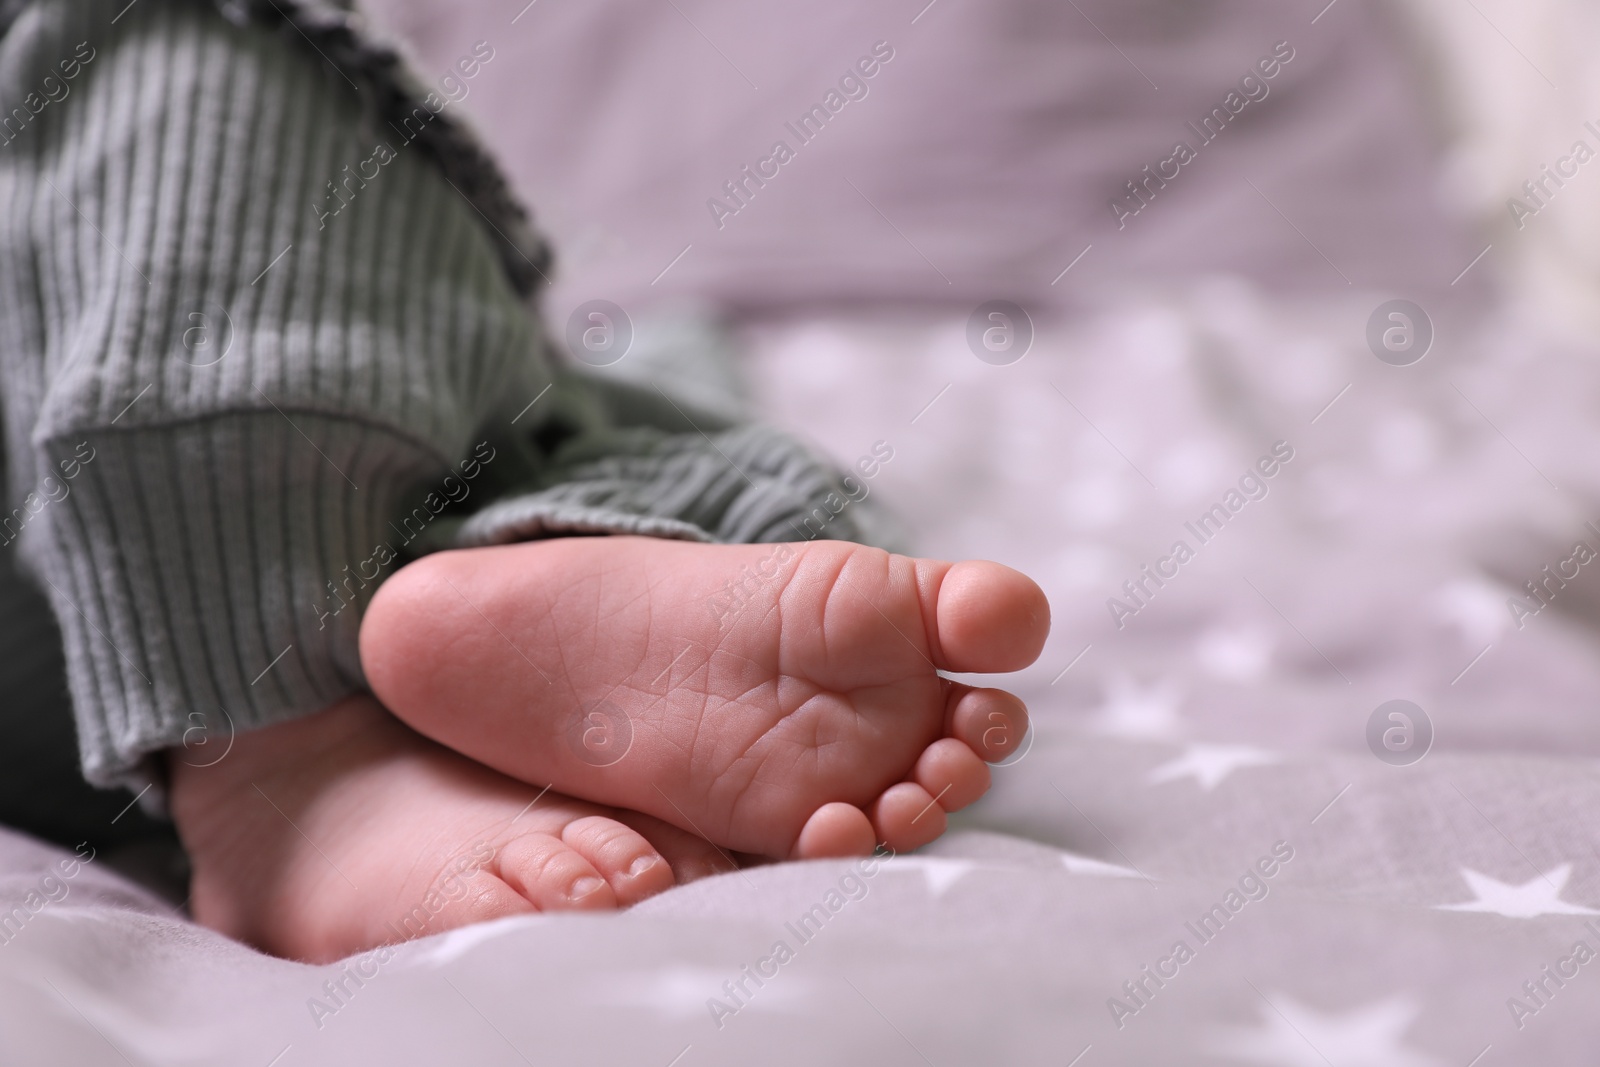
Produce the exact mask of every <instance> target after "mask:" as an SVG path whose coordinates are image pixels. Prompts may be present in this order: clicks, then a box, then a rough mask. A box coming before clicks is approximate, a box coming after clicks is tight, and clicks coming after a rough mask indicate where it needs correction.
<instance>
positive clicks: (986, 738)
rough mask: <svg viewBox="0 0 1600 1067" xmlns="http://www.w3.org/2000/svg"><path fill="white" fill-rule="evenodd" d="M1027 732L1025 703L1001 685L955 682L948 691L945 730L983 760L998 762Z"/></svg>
mask: <svg viewBox="0 0 1600 1067" xmlns="http://www.w3.org/2000/svg"><path fill="white" fill-rule="evenodd" d="M1027 732H1028V706H1027V705H1026V704H1024V703H1023V702H1022V701H1021V700H1018V699H1017V698H1016V697H1014V696H1012V695H1011V694H1010V693H1007V692H1006V691H1005V690H1003V689H972V688H969V687H967V686H964V685H963V686H958V687H957V689H956V690H955V691H954V692H953V693H952V694H951V706H950V716H949V721H948V722H947V723H946V725H945V733H947V734H949V735H950V736H951V737H953V738H956V739H957V740H960V741H965V742H966V744H967V747H968V748H970V749H972V751H973V752H975V753H977V755H978V756H979V757H980V758H981V759H983V760H984V761H985V762H986V763H999V762H1000V761H1001V760H1003V759H1005V758H1006V757H1007V756H1009V755H1011V754H1012V753H1013V752H1015V751H1016V750H1017V748H1018V746H1020V745H1021V744H1022V739H1023V737H1024V736H1025V735H1026V734H1027Z"/></svg>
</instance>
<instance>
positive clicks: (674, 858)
mask: <svg viewBox="0 0 1600 1067" xmlns="http://www.w3.org/2000/svg"><path fill="white" fill-rule="evenodd" d="M614 817H615V818H616V819H617V821H619V822H622V823H625V824H627V825H628V826H630V827H632V828H633V829H634V830H636V831H638V832H639V833H640V834H643V835H644V836H645V837H646V838H648V839H649V841H650V843H651V844H652V845H654V846H655V849H656V851H657V852H658V853H660V855H661V858H662V859H664V860H666V861H667V864H668V866H670V867H671V868H672V874H673V884H676V885H688V884H689V883H690V882H693V881H695V880H696V879H699V878H707V877H709V876H711V875H713V874H727V873H728V872H729V871H735V870H738V869H739V867H738V864H736V863H735V862H734V861H733V857H732V856H730V855H729V854H728V853H726V852H724V851H723V850H722V849H720V848H718V847H717V846H716V845H713V844H712V843H711V842H710V841H707V840H706V839H705V838H703V837H699V836H697V835H695V834H691V833H690V832H689V831H687V830H680V829H678V828H677V827H676V826H673V825H672V824H671V823H668V822H662V821H661V820H660V819H658V818H656V817H655V816H653V815H644V814H641V813H639V812H637V811H621V810H619V811H617V812H616V813H615V816H614Z"/></svg>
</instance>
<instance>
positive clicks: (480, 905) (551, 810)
mask: <svg viewBox="0 0 1600 1067" xmlns="http://www.w3.org/2000/svg"><path fill="white" fill-rule="evenodd" d="M170 764H171V770H172V812H173V817H174V819H175V821H176V822H177V824H178V829H179V832H180V833H181V834H182V836H183V840H184V844H185V846H186V847H187V849H188V851H189V856H190V859H191V861H192V863H193V866H194V875H193V881H192V887H193V896H192V907H193V911H194V915H195V918H197V919H198V920H200V921H201V922H203V923H205V924H206V925H207V926H210V927H213V928H214V929H217V930H220V931H221V932H223V933H226V934H230V935H232V936H234V937H237V938H240V939H241V940H244V941H248V942H250V943H252V944H254V945H256V946H258V947H260V948H263V949H265V950H267V951H269V952H273V953H275V954H278V955H283V956H290V957H293V958H297V959H303V960H310V961H313V962H325V961H328V960H334V959H339V958H341V957H344V956H349V955H352V954H354V953H357V952H361V951H365V950H367V949H372V948H376V947H378V946H380V945H385V944H390V943H394V942H398V941H404V940H407V939H409V938H413V937H419V936H422V935H424V934H434V933H439V932H442V931H444V930H449V929H451V928H453V927H457V926H464V925H466V924H468V923H473V922H480V921H482V920H485V919H495V918H500V917H502V916H506V915H518V914H522V913H526V912H534V911H546V910H557V909H595V908H611V907H616V906H618V905H626V904H631V903H633V902H635V901H637V900H641V899H643V898H644V897H647V896H650V895H651V894H653V893H657V892H660V891H661V890H663V889H665V888H667V887H669V886H671V885H673V884H674V882H675V881H679V882H681V881H688V880H690V879H691V878H694V877H698V876H700V875H703V874H709V873H713V872H715V871H718V870H728V869H731V868H732V866H733V864H732V861H731V860H729V859H726V858H725V857H723V856H722V855H721V854H720V853H718V852H717V850H716V849H715V848H714V847H713V846H711V845H710V844H708V843H707V842H705V841H699V840H696V839H695V838H693V837H691V836H690V835H689V834H686V833H684V832H682V831H681V830H678V829H676V828H674V827H671V826H667V825H665V824H663V823H661V822H659V821H657V820H655V819H651V818H649V817H647V816H640V815H637V814H635V813H632V812H627V813H622V812H615V811H610V810H607V809H603V808H599V807H596V806H594V805H592V804H584V803H581V802H579V801H575V800H572V799H571V798H569V797H564V796H561V795H559V794H557V793H555V792H541V790H539V789H536V788H533V787H530V786H528V785H526V784H524V783H523V782H520V781H516V780H513V779H511V778H507V777H505V776H504V775H501V774H498V773H496V772H494V771H491V770H489V769H488V768H487V767H483V766H481V765H479V764H477V763H474V762H472V761H471V760H468V759H465V758H463V757H461V756H459V755H457V754H456V753H454V752H451V751H449V750H448V749H445V748H442V747H440V746H439V745H437V744H435V743H434V742H432V741H429V740H428V739H427V738H424V737H421V736H419V735H417V734H416V733H415V732H413V731H412V730H410V729H408V728H407V727H406V726H404V725H403V724H402V723H400V722H398V721H396V720H395V718H394V717H393V716H391V715H389V714H388V713H387V712H385V711H384V710H383V709H382V708H381V707H379V706H378V704H377V702H376V701H374V700H373V699H372V698H371V697H353V698H351V699H349V700H346V701H344V702H343V703H341V704H338V705H336V706H334V707H333V708H330V709H328V710H326V711H323V712H321V713H319V714H316V715H312V716H309V717H307V718H304V719H298V720H295V721H293V722H288V723H284V724H282V725H279V726H272V727H268V728H266V729H263V730H257V731H254V732H252V733H249V734H242V735H240V736H239V737H238V738H237V739H235V742H234V745H233V748H232V750H231V751H230V752H229V753H228V755H227V756H226V757H225V758H224V759H222V760H221V761H219V762H217V763H216V764H215V765H214V766H209V767H197V766H195V765H194V764H193V763H191V762H187V761H186V759H185V755H184V753H182V752H181V751H175V752H174V753H172V758H171V759H170Z"/></svg>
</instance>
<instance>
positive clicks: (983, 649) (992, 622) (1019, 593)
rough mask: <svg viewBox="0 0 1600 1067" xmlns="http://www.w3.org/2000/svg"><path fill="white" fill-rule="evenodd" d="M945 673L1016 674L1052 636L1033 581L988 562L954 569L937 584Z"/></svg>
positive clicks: (1041, 595) (1041, 593)
mask: <svg viewBox="0 0 1600 1067" xmlns="http://www.w3.org/2000/svg"><path fill="white" fill-rule="evenodd" d="M936 616H937V626H938V636H939V640H938V648H939V650H940V653H941V655H942V657H943V662H941V663H939V664H938V666H939V667H940V668H941V669H943V670H949V671H958V672H962V673H967V672H972V673H977V674H994V673H1000V672H1004V671H1020V670H1021V669H1022V668H1024V667H1026V666H1027V665H1028V664H1030V663H1032V662H1033V661H1034V660H1036V659H1038V658H1039V653H1040V652H1041V651H1042V650H1043V649H1044V640H1045V638H1046V637H1048V636H1049V635H1050V602H1049V601H1048V600H1046V599H1045V595H1044V591H1043V590H1042V589H1040V588H1039V587H1038V585H1036V584H1034V581H1033V579H1031V578H1029V577H1028V576H1027V575H1025V574H1023V573H1022V572H1020V571H1014V570H1012V569H1011V568H1010V567H1007V566H1003V565H1002V564H999V563H991V562H989V561H987V560H967V561H965V562H962V563H957V564H954V565H953V566H951V567H950V569H949V571H947V572H946V573H945V575H944V578H943V580H942V581H941V582H940V583H939V595H938V601H937V607H936Z"/></svg>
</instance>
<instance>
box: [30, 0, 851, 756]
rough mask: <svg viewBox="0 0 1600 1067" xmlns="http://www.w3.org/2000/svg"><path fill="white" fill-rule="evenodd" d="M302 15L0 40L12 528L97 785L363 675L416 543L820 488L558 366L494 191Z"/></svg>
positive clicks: (44, 21)
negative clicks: (406, 125) (42, 606)
mask: <svg viewBox="0 0 1600 1067" xmlns="http://www.w3.org/2000/svg"><path fill="white" fill-rule="evenodd" d="M8 6H14V5H8ZM309 6H310V5H297V4H293V3H289V2H287V0H282V2H279V3H273V4H271V5H270V6H267V7H263V6H262V5H253V4H239V3H230V4H224V5H222V7H223V8H225V9H227V10H229V11H230V12H232V13H233V15H234V16H235V17H234V18H232V19H229V18H224V17H223V16H222V14H220V13H219V10H218V8H217V7H214V6H212V5H208V4H204V3H199V2H195V0H142V2H140V3H137V4H135V5H128V4H127V3H126V0H40V2H37V3H34V4H32V5H29V6H27V7H25V8H22V9H21V11H20V14H18V15H17V16H16V19H15V22H14V23H13V25H12V26H11V28H10V30H9V31H8V32H6V33H5V36H4V37H3V38H0V107H3V108H5V109H7V110H6V111H5V112H4V113H3V114H0V376H3V377H0V402H3V410H4V420H5V442H6V455H7V467H8V474H9V487H10V496H11V500H12V505H13V510H12V511H11V512H10V514H9V515H8V516H0V541H10V540H11V539H12V538H14V537H20V541H19V545H20V547H21V549H22V556H23V559H24V561H25V562H26V563H27V564H28V565H29V567H30V568H31V569H32V570H33V572H34V573H35V574H36V575H37V577H38V578H39V579H40V580H41V582H42V584H43V586H44V588H45V591H46V593H47V594H48V596H49V598H50V600H51V603H52V606H53V608H54V610H55V612H56V615H57V617H58V619H59V621H60V623H61V627H62V630H63V636H64V640H65V643H66V651H67V664H68V673H69V679H70V684H71V690H72V695H73V702H74V707H75V712H76V716H77V722H78V736H79V746H80V755H81V757H82V762H83V767H84V771H85V773H86V775H87V776H88V778H89V779H90V781H92V782H95V783H98V784H107V785H110V784H124V785H137V784H139V783H140V782H146V781H151V780H153V777H152V774H153V769H152V767H151V766H150V765H149V762H148V761H146V760H145V759H144V757H145V756H147V755H148V754H149V753H151V752H152V751H155V750H157V749H161V748H165V747H169V746H174V745H177V744H180V743H181V742H182V741H183V740H184V737H185V732H186V731H191V730H193V728H194V727H195V725H196V723H197V722H203V723H204V724H205V728H206V729H207V730H208V731H216V730H219V729H222V728H224V725H223V724H226V727H225V728H226V729H230V730H232V729H238V730H246V729H250V728H253V727H258V726H261V725H265V724H268V723H272V722H276V721H280V720H283V719H286V718H291V717H294V716H297V715H302V714H307V713H310V712H312V711H316V710H318V709H320V708H323V707H326V706H327V705H329V704H331V703H333V702H335V701H337V700H338V699H340V698H342V697H344V696H346V695H348V694H350V693H352V692H355V691H358V690H359V689H361V688H362V686H363V682H362V677H361V669H360V664H359V661H358V657H357V651H356V634H357V630H358V626H359V619H360V612H361V610H362V608H363V606H364V605H365V603H366V602H367V601H368V600H369V599H370V597H371V595H372V592H373V591H374V589H375V588H376V586H377V584H378V583H380V582H381V581H382V580H383V578H384V577H385V576H386V575H387V574H388V573H392V571H393V569H394V568H395V567H396V566H398V565H400V563H402V562H403V561H404V559H405V558H406V557H407V556H408V555H413V554H415V553H417V552H418V551H420V550H422V549H424V548H425V547H438V546H439V545H440V544H441V543H450V542H452V541H453V543H459V544H482V543H489V542H493V541H504V540H511V539H516V538H524V537H533V536H549V535H552V534H557V533H563V532H637V533H648V534H656V535H662V536H674V537H690V538H694V539H700V540H708V541H710V540H780V539H798V538H800V537H804V536H807V533H806V530H807V528H806V527H805V526H804V517H805V516H807V515H810V514H812V513H814V512H815V511H816V509H817V508H818V507H819V506H823V507H826V505H825V503H824V501H825V499H827V497H828V494H830V493H836V492H837V490H838V483H837V481H836V480H835V478H834V476H833V474H832V473H831V472H830V471H828V470H827V468H825V467H824V466H822V465H821V464H819V463H818V462H817V461H816V460H815V459H814V458H812V457H811V456H810V454H809V453H807V452H806V451H805V450H804V449H802V448H801V447H799V446H798V445H795V444H794V443H792V442H790V441H788V440H787V439H786V438H783V437H782V436H780V435H777V434H775V433H773V432H771V431H768V430H760V429H755V428H748V427H746V428H734V427H728V426H726V425H720V426H707V425H703V424H700V423H698V422H697V421H696V420H695V419H693V418H691V417H690V416H689V415H688V414H686V413H684V412H683V411H682V410H681V409H679V410H678V412H677V414H678V415H681V416H682V420H681V424H678V425H672V422H673V419H670V418H669V419H665V420H656V424H655V425H643V424H640V422H639V420H637V419H634V420H633V422H632V423H631V424H630V422H629V416H627V415H626V413H625V412H626V405H617V404H609V403H607V402H606V401H605V400H604V399H603V397H601V394H603V392H604V390H603V389H601V388H600V387H598V386H596V385H595V384H594V383H592V382H587V381H586V379H584V378H582V377H581V376H574V375H571V374H568V373H565V372H563V373H559V374H558V373H557V372H556V368H554V367H553V366H552V365H551V361H550V360H549V359H548V358H547V357H545V356H544V355H542V353H543V352H544V348H543V341H542V340H541V337H540V333H539V330H538V327H537V323H536V321H535V319H534V317H533V316H532V315H531V313H530V312H529V310H528V307H527V304H526V301H525V299H524V296H525V295H526V291H527V290H528V289H530V288H531V287H532V285H533V284H534V281H535V280H536V279H535V276H534V275H533V274H529V273H528V272H527V271H526V270H524V269H522V268H520V267H518V266H517V263H518V262H519V261H521V262H522V263H524V264H525V265H526V266H529V267H532V266H535V264H536V263H537V262H538V257H539V256H540V253H539V252H538V250H537V246H536V245H530V244H528V243H527V242H525V241H523V240H522V239H521V238H519V237H517V236H516V235H515V234H513V233H511V232H509V231H508V230H507V227H511V229H513V230H514V229H515V225H516V221H517V218H518V217H519V215H518V213H517V212H516V211H515V210H513V209H514V205H510V203H509V200H508V199H506V198H505V197H504V196H503V184H500V183H499V180H498V176H497V175H495V174H493V173H492V172H490V171H485V170H484V169H483V168H484V167H486V166H488V165H487V163H485V162H483V161H481V160H477V159H476V157H474V156H473V155H472V151H471V150H470V141H465V140H462V139H460V138H457V137H454V136H451V137H444V136H435V137H433V138H432V139H431V140H430V141H429V142H428V147H427V148H426V150H424V142H423V139H422V138H420V137H419V138H417V140H415V141H410V140H408V139H407V137H406V132H407V131H406V130H404V129H397V128H395V127H394V126H392V125H389V124H387V123H384V122H382V121H380V120H381V117H382V116H383V115H384V114H385V113H388V112H392V111H393V107H392V105H393V103H394V94H395V93H396V92H398V91H399V90H397V89H396V88H395V84H402V83H401V82H395V83H389V82H382V84H379V83H378V82H375V81H374V80H373V77H374V75H373V69H374V68H376V69H378V70H379V71H380V73H381V72H382V71H383V70H386V69H387V68H385V66H384V64H383V63H382V62H377V63H376V64H374V63H373V62H371V57H372V55H374V54H378V55H380V56H381V55H382V54H384V53H382V52H381V50H380V51H378V52H377V53H374V52H373V51H372V50H370V49H364V48H363V47H362V46H361V45H360V41H359V39H358V38H356V37H354V36H352V35H351V33H350V31H349V30H348V29H347V28H345V27H344V24H343V23H342V22H340V21H339V20H340V19H341V18H342V16H341V15H339V14H338V13H337V12H335V13H333V14H332V15H329V16H328V17H329V18H331V19H333V20H334V21H333V23H332V25H333V26H334V30H333V31H329V32H334V33H335V34H336V35H343V36H339V37H338V40H339V41H340V42H342V43H341V44H340V45H339V47H338V48H336V49H335V51H336V52H338V53H339V56H336V57H334V59H335V60H337V59H339V57H340V56H346V55H348V56H353V57H355V58H354V59H350V60H348V61H347V62H346V64H345V66H344V67H340V66H338V65H335V63H334V62H333V61H332V60H330V58H328V57H327V55H326V53H325V52H321V50H319V49H318V48H317V47H316V46H315V44H314V43H313V41H312V37H311V35H309V34H307V33H304V32H300V30H299V25H298V24H297V23H295V22H294V21H293V19H289V18H288V15H286V14H285V12H288V13H289V14H291V15H293V14H297V13H299V14H303V9H305V8H307V7H309ZM241 11H243V12H244V15H243V16H241V14H240V12H241ZM251 12H256V14H257V15H259V16H260V17H256V16H253V15H251V14H250V13H251ZM262 12H266V14H261V13H262ZM286 19H288V21H287V23H286ZM288 30H295V31H296V32H294V33H291V32H287V31H288ZM318 32H321V31H318ZM330 47H332V46H331V45H330ZM357 60H359V62H357ZM380 81H381V79H380ZM363 86H365V88H364V89H363ZM375 101H378V102H379V103H381V104H382V105H383V106H375V103H374V102H375ZM16 107H20V108H21V109H22V110H21V111H15V110H11V109H13V108H16ZM452 145H455V146H456V147H457V148H460V149H461V151H462V152H464V153H465V157H464V158H465V162H463V160H462V159H444V160H443V161H441V154H442V153H443V154H445V155H447V154H448V153H449V152H450V151H451V146H452ZM462 145H467V146H468V147H467V148H461V146H462ZM452 172H453V173H455V174H456V176H457V177H458V178H459V179H460V181H455V182H453V181H452V180H450V174H451V173H452ZM463 175H475V177H473V178H470V179H469V178H467V177H463ZM461 181H466V182H467V183H468V184H469V185H470V186H471V188H470V189H463V188H461ZM497 198H498V199H497ZM496 218H498V219H499V224H498V225H497V223H496ZM529 250H531V254H529ZM542 269H543V268H542V265H541V266H539V267H538V270H540V271H542ZM558 378H559V380H560V388H559V389H558V390H557V392H556V396H557V397H558V396H561V395H567V396H569V398H570V399H569V401H568V402H557V401H556V398H555V397H547V398H545V400H544V401H543V402H542V404H541V405H539V406H536V408H535V409H534V411H533V413H532V414H529V415H527V417H525V418H524V417H522V414H523V412H524V411H525V409H526V405H527V404H528V403H529V402H530V401H532V400H533V398H535V397H536V396H538V395H539V394H540V392H541V390H543V389H544V388H545V386H546V385H550V384H552V383H553V382H554V381H556V379H558ZM586 391H590V392H592V393H593V395H592V396H588V397H587V398H586V397H585V395H584V394H585V393H586ZM597 398H600V399H597ZM663 399H665V397H663ZM667 403H668V405H671V406H673V407H676V405H672V402H671V401H670V400H668V401H667ZM645 421H646V422H648V421H649V420H645ZM702 431H704V432H702ZM490 501H495V502H494V503H493V504H491V506H490V507H489V508H488V509H487V510H481V511H480V513H479V514H478V515H476V516H474V517H471V518H466V521H465V523H464V524H463V523H462V519H463V518H464V517H465V515H466V513H468V512H470V511H473V510H479V509H481V508H482V506H483V505H484V504H486V503H489V502H490ZM823 514H828V512H827V511H824V512H823ZM435 518H437V519H438V520H439V521H438V522H437V524H434V523H433V520H434V519H435ZM430 526H431V527H432V528H431V529H425V527H430ZM854 533H855V527H854V526H853V525H852V523H851V521H850V517H849V516H848V515H843V516H840V517H838V518H837V519H836V520H835V521H833V522H832V523H831V524H830V525H829V526H828V529H827V531H826V532H825V533H822V534H821V535H820V536H825V537H851V536H853V535H854ZM813 536H815V535H813ZM197 716H198V717H199V718H197Z"/></svg>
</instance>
